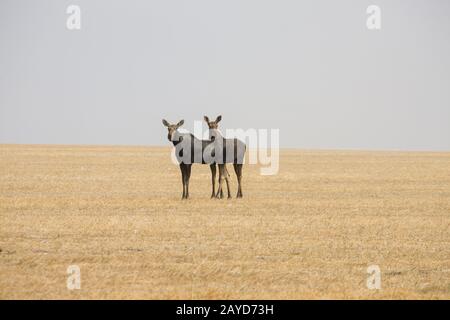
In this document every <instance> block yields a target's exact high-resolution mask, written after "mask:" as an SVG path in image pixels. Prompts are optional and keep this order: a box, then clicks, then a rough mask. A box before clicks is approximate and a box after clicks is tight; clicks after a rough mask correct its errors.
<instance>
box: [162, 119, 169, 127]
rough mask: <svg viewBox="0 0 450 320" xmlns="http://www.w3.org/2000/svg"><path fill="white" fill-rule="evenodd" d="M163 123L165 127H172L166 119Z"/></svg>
mask: <svg viewBox="0 0 450 320" xmlns="http://www.w3.org/2000/svg"><path fill="white" fill-rule="evenodd" d="M162 123H163V125H165V126H166V127H168V126H170V124H169V123H168V122H167V121H166V120H165V119H163V121H162Z"/></svg>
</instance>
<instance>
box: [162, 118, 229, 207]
mask: <svg viewBox="0 0 450 320" xmlns="http://www.w3.org/2000/svg"><path fill="white" fill-rule="evenodd" d="M162 123H163V125H164V126H165V127H167V130H168V134H167V139H168V140H169V141H171V142H172V143H173V145H174V147H175V156H176V158H177V160H178V163H179V165H180V171H181V181H182V184H183V195H182V199H188V198H189V179H190V177H191V168H192V164H193V163H199V164H209V166H210V169H211V181H212V193H211V198H219V197H220V198H223V190H222V188H221V189H220V190H218V192H217V194H216V193H215V186H216V161H215V149H214V143H213V141H212V140H200V139H197V138H196V137H195V136H194V135H193V134H191V133H181V132H180V131H178V128H180V127H181V126H182V125H183V124H184V120H181V121H179V122H178V123H177V124H170V123H169V122H168V121H167V120H165V119H163V120H162ZM217 166H218V167H219V172H221V173H222V177H223V179H226V181H227V191H228V198H231V193H230V187H229V182H228V178H229V176H230V175H229V173H228V170H227V168H226V165H225V164H217Z"/></svg>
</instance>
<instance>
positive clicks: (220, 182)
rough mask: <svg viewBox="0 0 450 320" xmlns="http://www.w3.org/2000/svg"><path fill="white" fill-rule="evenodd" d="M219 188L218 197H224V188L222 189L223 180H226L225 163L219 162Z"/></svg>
mask: <svg viewBox="0 0 450 320" xmlns="http://www.w3.org/2000/svg"><path fill="white" fill-rule="evenodd" d="M218 166H219V188H218V189H217V194H216V198H220V199H222V198H223V190H222V184H223V180H224V170H223V168H224V165H223V164H219V165H218Z"/></svg>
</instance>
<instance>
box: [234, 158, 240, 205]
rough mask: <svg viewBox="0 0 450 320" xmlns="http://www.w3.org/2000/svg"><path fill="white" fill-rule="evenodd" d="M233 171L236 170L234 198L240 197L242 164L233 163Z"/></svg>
mask: <svg viewBox="0 0 450 320" xmlns="http://www.w3.org/2000/svg"><path fill="white" fill-rule="evenodd" d="M233 167H234V172H236V176H237V180H238V192H237V195H236V198H242V187H241V180H242V164H238V163H234V164H233Z"/></svg>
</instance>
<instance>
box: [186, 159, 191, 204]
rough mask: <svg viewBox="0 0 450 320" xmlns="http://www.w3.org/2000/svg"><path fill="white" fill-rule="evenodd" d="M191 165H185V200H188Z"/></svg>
mask: <svg viewBox="0 0 450 320" xmlns="http://www.w3.org/2000/svg"><path fill="white" fill-rule="evenodd" d="M191 169H192V163H190V164H187V165H186V174H185V177H186V182H185V184H186V197H185V198H186V199H187V198H189V179H190V178H191Z"/></svg>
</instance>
